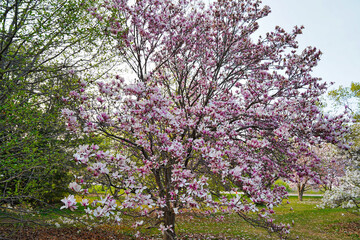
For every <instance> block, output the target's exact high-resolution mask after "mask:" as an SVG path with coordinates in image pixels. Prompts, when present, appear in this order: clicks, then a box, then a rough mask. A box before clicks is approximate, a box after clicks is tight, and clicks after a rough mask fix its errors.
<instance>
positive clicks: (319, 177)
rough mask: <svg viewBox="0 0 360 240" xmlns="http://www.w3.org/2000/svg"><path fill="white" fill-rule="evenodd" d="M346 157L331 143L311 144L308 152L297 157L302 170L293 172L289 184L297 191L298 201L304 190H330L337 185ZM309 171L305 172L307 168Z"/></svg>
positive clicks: (300, 199) (301, 197)
mask: <svg viewBox="0 0 360 240" xmlns="http://www.w3.org/2000/svg"><path fill="white" fill-rule="evenodd" d="M346 162H347V161H346V159H345V157H344V156H343V154H341V152H340V151H339V149H338V148H337V147H335V146H333V145H331V144H321V145H318V146H313V147H311V149H310V152H309V153H306V155H303V156H301V157H300V159H299V163H301V164H302V165H303V168H304V171H299V172H296V173H294V176H293V177H292V178H291V186H293V187H295V188H296V189H297V191H298V198H299V201H302V200H303V195H304V192H305V191H307V190H310V189H314V190H315V189H320V190H323V191H326V190H331V189H332V188H333V187H334V186H336V185H338V181H339V179H340V177H342V176H343V175H344V173H345V167H346ZM306 169H307V170H311V172H306V171H307V170H306Z"/></svg>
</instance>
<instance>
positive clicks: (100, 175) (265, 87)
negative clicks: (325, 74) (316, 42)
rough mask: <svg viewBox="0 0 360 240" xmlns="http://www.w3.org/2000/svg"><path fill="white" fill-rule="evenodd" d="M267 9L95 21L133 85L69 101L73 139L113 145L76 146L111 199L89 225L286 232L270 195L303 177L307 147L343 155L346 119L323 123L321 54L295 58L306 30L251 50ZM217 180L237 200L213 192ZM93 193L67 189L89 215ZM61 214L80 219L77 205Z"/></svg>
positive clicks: (163, 11) (144, 9)
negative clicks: (208, 217) (186, 222)
mask: <svg viewBox="0 0 360 240" xmlns="http://www.w3.org/2000/svg"><path fill="white" fill-rule="evenodd" d="M260 4H261V2H260V1H254V0H247V1H245V0H243V1H218V2H215V3H212V4H211V5H210V6H206V5H204V4H202V3H201V2H198V1H186V0H181V1H170V0H161V1H160V0H143V1H135V2H133V3H132V4H128V3H127V1H124V0H117V1H113V2H111V3H105V5H102V7H100V8H99V9H90V11H92V14H93V15H94V16H96V17H97V19H99V21H107V22H108V26H109V27H108V28H107V29H106V31H107V32H106V34H112V35H113V36H114V37H116V38H118V39H119V45H118V46H117V47H118V49H119V52H120V54H121V56H122V57H123V59H124V61H125V63H126V64H127V66H128V68H129V69H131V70H132V71H133V73H134V76H135V77H129V78H127V79H123V78H122V77H121V76H114V77H113V78H112V79H111V78H109V79H108V80H104V81H103V82H98V90H94V89H92V90H89V91H88V90H87V88H86V87H85V84H83V88H82V89H81V90H80V91H79V92H72V93H71V96H70V97H68V98H67V99H64V100H65V101H67V102H69V107H68V108H66V109H64V110H63V112H62V113H63V116H64V117H65V118H66V120H67V128H68V129H69V130H70V131H74V132H82V133H88V134H102V135H104V136H105V137H107V138H110V139H111V140H112V141H111V143H112V144H113V149H112V150H111V151H107V152H104V151H102V150H101V149H99V147H98V146H96V145H92V146H89V145H84V146H80V147H79V148H78V151H77V153H76V154H75V155H74V157H75V161H76V162H78V163H80V164H83V165H84V166H86V167H87V169H88V171H89V173H91V174H92V176H93V178H94V179H97V180H98V181H99V182H102V183H103V184H105V185H106V186H108V187H109V191H111V194H109V195H108V196H106V197H105V198H103V199H102V200H101V201H97V202H93V203H92V206H91V207H90V206H89V207H88V208H86V210H85V211H86V213H87V214H89V215H91V216H95V217H105V218H108V219H109V221H111V220H113V221H117V222H120V221H121V218H122V216H124V215H131V216H142V217H143V218H140V219H142V220H141V221H140V220H139V221H138V222H136V224H134V227H136V228H137V227H140V226H141V225H142V226H145V227H147V228H151V227H156V228H158V229H160V230H161V231H162V233H163V236H164V239H174V238H176V234H175V219H176V215H177V214H180V213H181V212H182V211H183V210H184V209H194V208H195V209H204V214H213V213H216V212H220V213H236V214H238V215H239V216H240V217H242V218H243V219H245V220H246V221H248V222H249V223H251V224H253V225H255V226H261V227H265V228H267V229H268V230H269V231H273V232H279V233H286V232H288V226H285V225H284V224H275V223H274V222H273V219H272V218H271V216H272V214H273V213H274V211H273V207H274V206H276V205H278V204H280V203H281V202H282V199H283V198H284V197H286V194H287V193H286V191H285V189H284V188H283V187H280V186H275V187H272V185H273V183H274V182H275V181H276V180H277V179H279V178H288V177H290V176H291V175H292V174H293V172H294V171H295V172H300V171H304V167H303V166H302V165H301V164H300V163H299V161H298V159H299V155H301V154H303V153H304V152H308V151H309V150H308V149H309V145H311V144H318V143H320V142H322V141H327V142H332V143H334V144H338V145H339V146H342V147H344V146H343V145H342V143H341V142H340V141H339V139H341V137H342V134H343V133H344V131H345V130H346V129H345V128H344V127H343V123H344V122H345V121H346V118H345V116H343V115H341V116H337V117H333V118H330V117H327V116H324V115H322V114H321V112H320V110H319V109H318V107H317V102H318V101H319V99H318V98H319V96H320V95H321V94H323V93H324V92H325V91H326V84H325V83H321V82H320V79H319V78H314V77H312V76H311V71H312V68H313V67H314V66H316V64H317V62H318V60H319V56H320V54H321V52H320V51H318V50H317V49H315V48H311V47H308V48H306V49H305V50H303V51H302V52H301V53H297V52H296V51H295V49H296V48H297V42H296V40H295V39H296V37H297V35H299V34H301V29H302V28H298V27H295V28H294V30H293V31H292V32H291V33H287V32H285V31H284V30H283V29H282V28H280V27H276V29H275V31H274V32H271V33H268V34H266V36H264V37H260V38H259V39H258V40H256V41H255V40H253V38H252V34H253V33H254V32H255V31H256V30H257V28H258V24H257V21H258V20H259V19H261V18H263V17H265V16H266V15H268V13H269V12H270V10H269V7H267V6H264V7H263V6H261V5H260ZM107 11H109V12H107ZM114 14H118V16H119V17H118V18H121V17H122V18H124V19H125V21H124V22H123V23H119V22H117V21H116V20H114V19H116V18H113V16H115V15H114ZM81 84H82V83H81ZM73 102H78V104H80V107H78V108H76V109H75V108H72V107H71V103H73ZM76 106H79V105H76ZM306 171H307V172H308V173H309V172H311V171H308V170H307V169H306ZM210 179H218V181H216V183H215V185H217V186H226V187H227V189H230V190H232V191H237V192H239V193H241V194H237V195H233V196H229V195H228V194H226V193H224V192H222V191H214V188H215V187H214V186H213V185H214V184H212V185H211V186H210V184H209V182H210ZM85 183H86V181H84V182H83V181H82V180H80V181H79V182H78V183H72V184H71V186H70V187H71V188H72V189H73V190H74V191H76V192H78V193H83V194H84V198H83V200H82V204H83V205H84V206H87V205H88V203H89V201H88V200H87V198H86V192H87V191H86V189H85V188H86V187H85V186H86V185H85ZM216 194H218V195H217V196H216ZM215 196H216V197H215ZM63 202H64V203H65V206H64V207H65V208H69V209H76V208H77V205H76V200H75V198H74V196H73V195H71V196H69V197H68V198H66V199H63ZM254 213H255V214H254ZM146 217H148V218H146ZM145 219H149V221H145Z"/></svg>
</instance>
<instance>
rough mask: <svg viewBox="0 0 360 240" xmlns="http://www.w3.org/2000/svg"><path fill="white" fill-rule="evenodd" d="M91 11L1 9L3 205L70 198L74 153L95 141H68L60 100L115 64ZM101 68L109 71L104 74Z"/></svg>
mask: <svg viewBox="0 0 360 240" xmlns="http://www.w3.org/2000/svg"><path fill="white" fill-rule="evenodd" d="M92 4H93V2H91V1H78V0H64V1H59V0H50V1H49V0H28V1H13V0H5V1H1V2H0V36H1V37H0V53H1V55H0V191H1V193H2V195H1V197H0V205H3V204H13V205H16V204H19V203H21V202H22V201H26V203H28V202H30V203H32V204H34V205H36V204H39V202H41V201H42V202H47V203H52V202H56V201H59V200H60V199H61V198H62V197H63V196H64V195H65V194H67V193H68V189H67V186H68V183H69V181H70V180H71V177H70V175H69V171H70V169H74V166H71V161H70V159H71V158H72V153H73V149H74V148H75V147H77V146H78V145H79V144H84V143H86V142H89V140H88V138H89V137H85V136H84V137H83V138H81V139H80V140H79V138H76V139H77V140H75V138H74V137H73V136H72V135H71V134H69V133H67V131H66V130H65V124H64V122H63V121H62V120H61V116H60V111H61V109H62V108H64V106H65V103H64V102H63V101H62V100H61V97H62V96H66V95H68V93H69V92H70V91H71V90H74V89H76V88H78V87H79V85H78V79H79V77H80V76H81V77H82V79H84V80H87V81H91V80H94V79H96V77H98V76H101V75H102V74H104V72H106V71H107V70H108V69H109V68H110V67H111V64H109V60H110V59H112V58H113V56H112V55H110V54H108V52H111V53H112V51H108V45H107V44H106V43H107V42H108V41H111V38H106V37H104V35H103V30H102V26H100V25H99V22H98V21H95V20H94V18H93V17H92V16H91V15H90V14H89V13H88V11H87V8H89V7H92ZM113 62H115V63H116V61H113ZM89 63H90V64H89ZM102 64H104V65H109V66H107V67H105V68H102V69H103V70H101V71H98V70H99V69H100V66H103V65H102ZM89 66H90V67H89ZM70 72H71V73H70ZM86 73H87V74H86ZM78 76H79V77H78ZM89 76H91V78H89ZM92 142H93V140H92ZM73 171H74V170H73ZM75 171H76V168H75Z"/></svg>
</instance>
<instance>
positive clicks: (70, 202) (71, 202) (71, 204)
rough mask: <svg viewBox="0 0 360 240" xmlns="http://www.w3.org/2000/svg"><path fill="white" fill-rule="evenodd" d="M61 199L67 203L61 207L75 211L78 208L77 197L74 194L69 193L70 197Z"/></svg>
mask: <svg viewBox="0 0 360 240" xmlns="http://www.w3.org/2000/svg"><path fill="white" fill-rule="evenodd" d="M61 201H62V202H63V203H64V204H65V206H62V207H61V208H60V209H63V208H67V209H70V210H71V211H74V210H75V209H77V206H76V199H75V197H74V195H69V196H68V197H66V198H64V199H61Z"/></svg>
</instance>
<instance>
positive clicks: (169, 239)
mask: <svg viewBox="0 0 360 240" xmlns="http://www.w3.org/2000/svg"><path fill="white" fill-rule="evenodd" d="M164 222H165V227H166V228H167V227H168V226H171V227H170V228H169V229H168V230H166V231H164V235H163V239H164V240H174V239H176V234H175V213H174V210H173V209H167V210H166V211H165V213H164Z"/></svg>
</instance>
